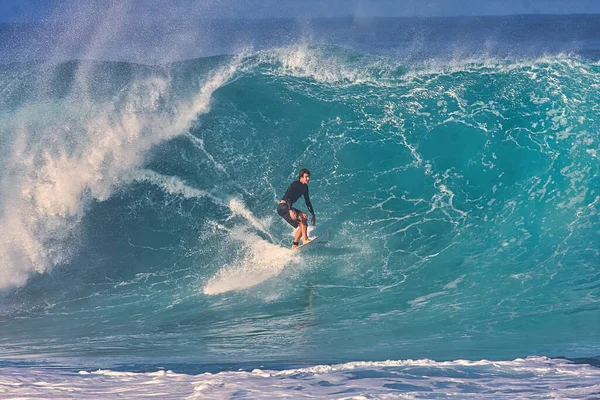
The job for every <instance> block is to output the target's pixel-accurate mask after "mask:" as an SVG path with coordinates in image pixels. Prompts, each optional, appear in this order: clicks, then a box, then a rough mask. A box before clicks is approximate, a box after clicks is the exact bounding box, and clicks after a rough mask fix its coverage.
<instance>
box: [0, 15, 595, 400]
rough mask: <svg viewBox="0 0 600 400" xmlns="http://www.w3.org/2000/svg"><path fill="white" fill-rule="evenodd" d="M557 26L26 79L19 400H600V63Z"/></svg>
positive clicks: (8, 246) (12, 348) (104, 64)
mask: <svg viewBox="0 0 600 400" xmlns="http://www.w3.org/2000/svg"><path fill="white" fill-rule="evenodd" d="M536 18H541V17H535V16H532V17H529V19H527V17H518V18H517V19H516V20H514V21H513V20H510V19H509V20H508V22H507V20H502V21H500V22H501V24H500V25H502V24H504V25H502V26H504V27H505V26H506V24H508V25H509V26H512V25H510V24H511V23H513V24H514V26H516V27H518V29H517V28H515V30H514V31H511V32H512V33H511V34H506V35H505V36H503V35H499V36H496V37H495V38H496V41H497V43H493V45H492V43H491V42H490V40H487V41H485V40H483V41H480V40H479V37H478V36H477V32H479V31H480V29H481V24H482V22H481V21H480V20H479V19H472V20H465V21H462V20H461V21H458V22H457V21H455V20H452V19H450V20H443V22H444V24H446V25H444V24H442V25H441V27H438V28H435V29H437V30H435V29H434V28H431V27H430V28H428V29H429V30H426V32H428V33H427V35H424V36H422V37H420V41H419V40H417V39H416V38H415V37H412V36H411V37H409V38H406V37H400V39H402V40H403V41H410V43H412V47H411V48H410V49H406V47H404V46H400V45H399V43H400V42H398V41H394V40H393V39H394V38H398V37H399V36H397V34H398V32H405V30H406V29H409V28H410V29H413V31H414V30H415V28H414V24H417V25H419V24H425V25H427V20H418V21H417V22H414V21H412V20H400V21H399V22H398V21H397V20H394V19H390V20H386V19H384V20H382V21H377V23H376V25H377V26H378V29H379V30H377V29H375V28H374V27H373V26H371V25H368V24H367V25H368V27H371V28H372V29H373V30H372V32H375V33H373V37H367V38H363V37H360V35H359V34H358V33H357V32H358V31H360V30H359V28H361V29H366V28H365V26H362V25H360V24H358V23H357V22H353V21H347V20H342V21H337V24H338V25H335V24H331V23H330V22H331V21H330V22H329V25H328V26H330V28H328V30H327V35H326V36H327V37H329V38H331V37H333V38H334V39H331V40H329V41H327V40H323V38H322V37H320V36H319V35H320V34H322V31H321V30H319V29H316V28H315V29H314V30H312V33H311V34H307V33H306V28H305V30H302V32H299V33H298V35H299V37H288V42H286V43H281V42H276V43H273V42H272V41H271V40H270V39H269V40H267V41H266V42H261V43H258V44H257V45H255V46H254V47H249V46H245V47H244V48H238V49H237V50H235V51H229V50H231V49H227V50H228V51H222V49H220V50H219V51H217V50H215V51H214V52H215V53H218V54H210V55H205V56H201V57H197V58H190V59H185V60H174V61H170V62H160V63H151V62H148V63H144V62H140V60H120V59H118V58H119V57H118V53H115V54H113V56H114V57H107V59H104V60H92V59H90V58H89V57H84V56H81V57H75V56H74V57H72V58H70V57H66V59H62V57H55V58H50V59H47V60H39V59H28V60H18V61H15V62H10V63H4V64H2V65H0V93H2V96H1V97H0V154H1V158H0V161H1V163H2V168H1V169H0V182H1V185H0V210H1V213H0V231H1V232H2V236H1V237H0V332H1V334H0V397H3V398H23V397H25V398H33V397H36V398H116V397H118V396H123V395H125V396H127V397H128V398H133V397H150V396H161V397H162V398H281V397H282V396H288V397H294V398H314V397H320V398H392V397H393V398H397V397H401V396H405V397H406V398H446V397H459V398H481V397H490V398H511V399H513V398H550V397H556V398H593V397H594V396H600V376H599V375H600V369H598V365H600V362H599V359H598V354H600V329H599V327H600V325H599V324H600V303H599V299H600V261H599V260H600V258H599V252H600V247H599V246H598V234H599V233H600V219H599V217H598V215H599V214H598V211H599V207H600V193H599V192H598V187H599V184H600V178H599V176H598V173H599V170H600V167H599V160H598V151H599V140H600V137H599V132H600V118H599V117H598V115H600V113H599V111H600V109H599V108H600V106H599V105H598V104H600V95H599V94H598V93H599V89H600V63H599V62H598V59H599V57H597V56H595V54H598V53H597V51H598V50H599V49H600V46H597V43H596V41H595V39H594V37H595V36H594V35H595V34H594V31H593V30H592V32H591V33H590V32H588V31H584V32H582V31H581V30H580V31H577V32H578V33H576V34H577V35H580V36H578V37H576V38H574V39H573V38H572V39H569V40H567V41H566V42H567V43H568V46H567V45H565V43H564V42H563V41H561V40H558V39H557V36H556V35H554V36H552V35H551V34H550V33H549V35H550V36H549V37H550V39H551V40H547V39H548V38H547V37H546V38H544V40H542V39H541V38H540V37H539V36H540V35H534V36H528V35H522V32H523V31H527V29H526V28H523V25H525V26H526V27H527V26H530V27H533V26H537V25H536V24H537V23H538V22H539V20H538V19H536ZM571 18H572V20H569V17H564V18H563V19H558V17H552V18H550V20H543V22H544V23H546V24H547V26H549V28H547V29H548V30H549V31H555V30H556V28H551V27H552V26H553V25H552V24H553V23H555V22H556V20H560V21H562V22H561V24H562V25H560V26H562V27H563V28H564V26H568V24H569V23H570V24H573V25H575V24H576V23H579V25H578V26H581V21H580V20H578V19H577V18H583V17H571ZM594 18H596V19H595V20H594ZM597 20H598V17H594V16H592V17H585V21H588V23H589V21H592V22H593V21H597ZM494 21H496V20H492V22H494ZM437 22H439V21H437ZM496 22H497V21H496ZM321 23H323V21H321ZM457 23H460V24H463V23H464V24H466V25H464V26H466V28H464V29H465V31H467V32H470V33H468V34H465V35H466V37H465V38H462V39H461V40H462V42H461V41H460V40H458V39H460V38H458V39H457V38H456V37H452V38H445V37H444V33H445V32H455V31H456V25H452V24H457ZM281 24H282V21H275V22H273V26H275V27H276V28H277V29H279V27H280V25H281ZM348 24H350V25H351V28H352V32H354V35H355V36H352V37H348V36H346V35H345V34H344V32H347V30H348V29H350V28H349V26H348ZM411 24H413V25H411ZM527 24H530V25H527ZM325 25H327V24H325ZM331 26H333V27H331ZM419 26H421V25H419ZM448 26H450V28H449V27H448ZM461 26H463V25H461ZM586 26H592V25H586ZM253 29H254V28H253ZM256 29H259V28H256ZM260 29H266V28H264V26H263V27H261V28H260ZM273 29H274V28H273ZM277 29H275V30H277ZM410 29H409V30H410ZM506 29H508V28H506ZM531 29H533V28H531ZM580 29H581V28H580ZM309 30H310V29H309ZM445 30H446V31H445ZM331 32H334V33H335V32H337V36H336V35H333V36H331ZM434 33H435V34H434ZM386 35H388V36H386ZM586 35H588V36H586ZM359 37H360V40H359ZM383 39H386V40H383ZM400 39H398V40H400ZM450 40H452V43H449V42H447V41H450ZM553 40H554V41H553ZM511 41H515V42H516V43H517V44H516V45H515V46H514V51H512V50H511V43H512V42H511ZM332 42H335V43H332ZM457 43H458V44H460V43H462V46H460V47H457V46H458V44H457ZM536 44H539V45H536ZM445 45H446V46H445ZM1 48H2V47H1V46H0V49H1ZM442 48H445V49H446V50H448V48H452V51H448V52H447V53H441V52H437V53H436V54H435V55H433V54H431V51H432V49H442ZM426 50H428V51H426ZM6 54H9V53H7V52H5V55H6ZM133 61H138V62H133ZM300 168H308V169H309V170H310V171H311V182H310V193H311V201H312V204H313V206H314V209H315V212H316V215H317V225H316V226H315V227H314V228H313V227H311V234H313V235H317V234H318V233H319V232H322V231H324V230H329V231H330V232H331V234H332V237H331V240H330V241H329V243H327V244H324V245H315V247H314V248H313V249H310V250H307V251H303V252H301V253H294V252H293V251H291V250H290V249H289V247H290V245H291V241H292V238H293V233H294V232H293V231H292V230H291V228H290V227H289V226H288V225H287V224H286V223H285V222H284V221H283V220H282V219H281V218H279V216H278V215H277V213H276V207H277V203H278V201H279V199H280V198H281V196H282V195H283V193H284V191H285V189H286V188H287V186H288V185H289V183H290V182H292V180H294V179H296V176H297V173H298V171H299V170H300ZM296 205H297V206H299V208H303V207H304V205H303V203H302V201H300V202H299V203H297V204H296Z"/></svg>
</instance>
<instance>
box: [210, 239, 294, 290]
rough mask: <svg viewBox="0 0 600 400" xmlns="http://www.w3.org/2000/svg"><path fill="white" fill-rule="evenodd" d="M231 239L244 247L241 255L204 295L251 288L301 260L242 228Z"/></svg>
mask: <svg viewBox="0 0 600 400" xmlns="http://www.w3.org/2000/svg"><path fill="white" fill-rule="evenodd" d="M230 238H231V239H232V240H234V241H236V242H238V243H240V244H241V246H242V249H241V251H240V255H239V256H238V257H236V261H235V262H233V263H232V264H227V265H225V266H223V267H222V268H221V269H220V270H219V271H218V272H217V273H216V274H215V275H214V276H213V277H212V278H210V279H209V280H208V281H207V283H206V284H205V285H204V287H203V289H202V291H203V293H204V294H207V295H215V294H219V293H224V292H229V291H235V290H243V289H248V288H251V287H253V286H256V285H258V284H260V283H262V282H264V281H266V280H267V279H270V278H272V277H275V276H277V275H279V274H280V273H281V271H282V270H283V269H284V268H285V267H286V266H287V265H289V264H292V263H293V262H295V261H297V260H298V259H299V256H298V254H296V253H295V252H294V251H293V250H291V249H289V248H284V247H281V246H279V245H276V244H273V243H270V242H268V241H266V240H265V239H263V238H261V237H259V236H258V235H255V234H253V233H250V232H248V231H247V230H246V229H243V228H239V227H238V228H234V229H233V230H231V231H230Z"/></svg>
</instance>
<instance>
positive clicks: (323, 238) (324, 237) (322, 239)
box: [296, 231, 331, 250]
mask: <svg viewBox="0 0 600 400" xmlns="http://www.w3.org/2000/svg"><path fill="white" fill-rule="evenodd" d="M330 238H331V235H330V234H329V231H325V232H321V233H320V234H319V235H318V236H317V237H315V238H313V240H311V241H310V242H308V243H306V244H303V245H302V246H298V247H297V248H296V250H303V249H306V247H310V246H312V245H314V244H317V243H327V242H328V241H329V239H330Z"/></svg>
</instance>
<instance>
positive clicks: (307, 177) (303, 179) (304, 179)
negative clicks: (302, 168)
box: [300, 174, 310, 185]
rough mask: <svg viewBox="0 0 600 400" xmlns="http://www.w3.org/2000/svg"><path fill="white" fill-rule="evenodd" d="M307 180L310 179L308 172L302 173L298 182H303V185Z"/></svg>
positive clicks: (306, 183)
mask: <svg viewBox="0 0 600 400" xmlns="http://www.w3.org/2000/svg"><path fill="white" fill-rule="evenodd" d="M308 181H310V175H309V174H304V175H302V178H300V183H303V184H305V185H308Z"/></svg>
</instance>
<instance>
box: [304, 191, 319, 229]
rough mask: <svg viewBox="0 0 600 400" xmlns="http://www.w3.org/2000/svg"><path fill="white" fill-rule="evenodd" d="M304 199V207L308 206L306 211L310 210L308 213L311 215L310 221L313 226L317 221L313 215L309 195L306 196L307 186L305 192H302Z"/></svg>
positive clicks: (313, 211)
mask: <svg viewBox="0 0 600 400" xmlns="http://www.w3.org/2000/svg"><path fill="white" fill-rule="evenodd" d="M304 201H305V202H306V208H308V211H309V212H310V215H311V219H310V222H311V223H312V224H313V226H314V225H315V223H316V222H317V218H316V217H315V210H313V206H312V203H311V202H310V197H309V196H308V187H307V188H306V192H304Z"/></svg>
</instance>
